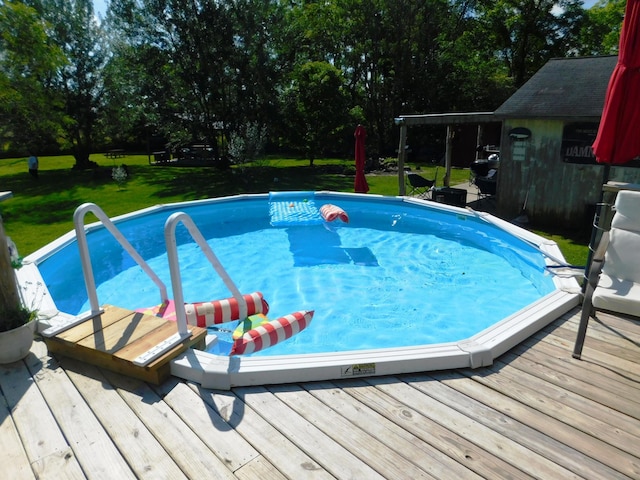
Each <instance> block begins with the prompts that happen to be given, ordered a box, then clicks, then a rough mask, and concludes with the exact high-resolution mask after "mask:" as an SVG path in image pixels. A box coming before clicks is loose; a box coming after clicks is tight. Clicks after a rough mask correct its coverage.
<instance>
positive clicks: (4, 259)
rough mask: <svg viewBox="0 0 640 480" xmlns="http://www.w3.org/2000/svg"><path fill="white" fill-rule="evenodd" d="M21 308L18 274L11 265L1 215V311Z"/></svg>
mask: <svg viewBox="0 0 640 480" xmlns="http://www.w3.org/2000/svg"><path fill="white" fill-rule="evenodd" d="M19 308H20V295H19V292H18V286H17V285H16V276H15V272H14V271H13V267H12V266H11V257H10V256H9V245H8V244H7V237H6V236H5V233H4V227H3V226H2V217H0V313H1V312H12V311H16V310H18V309H19Z"/></svg>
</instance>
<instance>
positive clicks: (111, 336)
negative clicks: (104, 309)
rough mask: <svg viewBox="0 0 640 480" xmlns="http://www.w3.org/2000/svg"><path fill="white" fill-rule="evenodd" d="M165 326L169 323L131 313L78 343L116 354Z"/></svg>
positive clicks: (150, 316) (160, 319) (149, 316)
mask: <svg viewBox="0 0 640 480" xmlns="http://www.w3.org/2000/svg"><path fill="white" fill-rule="evenodd" d="M165 324H167V321H166V320H164V319H162V318H159V317H154V316H153V315H144V314H142V313H139V312H129V314H128V315H126V316H124V317H122V318H120V319H118V320H117V321H115V322H111V323H110V324H109V325H106V326H104V327H103V328H102V330H97V331H95V332H94V333H93V334H92V335H88V336H87V337H85V338H83V339H82V340H80V341H78V342H76V343H77V344H78V345H80V346H83V347H86V348H91V349H94V350H99V351H101V352H105V353H115V352H117V351H119V350H121V349H122V348H124V347H126V346H127V345H129V344H130V343H133V342H134V341H136V340H138V339H139V338H142V337H144V336H145V335H147V334H149V333H151V332H153V331H154V330H156V329H157V328H160V327H162V326H163V325H165Z"/></svg>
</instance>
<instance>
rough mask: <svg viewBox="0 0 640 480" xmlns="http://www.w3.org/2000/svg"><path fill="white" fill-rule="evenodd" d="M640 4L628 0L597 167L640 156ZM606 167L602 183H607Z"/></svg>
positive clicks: (597, 148) (595, 147)
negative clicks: (639, 129)
mask: <svg viewBox="0 0 640 480" xmlns="http://www.w3.org/2000/svg"><path fill="white" fill-rule="evenodd" d="M638 125H640V0H627V6H626V10H625V15H624V21H623V22H622V30H621V32H620V48H619V52H618V63H617V64H616V67H615V69H614V71H613V74H612V75H611V79H610V80H609V86H608V88H607V94H606V97H605V102H604V108H603V110H602V117H601V119H600V127H599V128H598V135H597V136H596V139H595V142H594V143H593V152H594V154H595V156H596V160H597V161H598V163H604V164H607V165H608V166H609V165H621V164H624V163H627V162H629V161H631V160H632V159H633V158H635V157H637V156H640V135H639V134H638ZM608 166H607V167H606V170H607V171H606V177H605V182H606V181H607V180H608V178H607V177H608V169H609V167H608Z"/></svg>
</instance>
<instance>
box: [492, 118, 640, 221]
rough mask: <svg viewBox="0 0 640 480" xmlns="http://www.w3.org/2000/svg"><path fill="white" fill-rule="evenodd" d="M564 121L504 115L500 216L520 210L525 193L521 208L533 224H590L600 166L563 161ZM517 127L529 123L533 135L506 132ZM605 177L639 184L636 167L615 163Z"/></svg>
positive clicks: (499, 201) (597, 196) (601, 168)
mask: <svg viewBox="0 0 640 480" xmlns="http://www.w3.org/2000/svg"><path fill="white" fill-rule="evenodd" d="M564 125H565V122H563V121H560V120H544V119H505V120H504V123H503V128H502V138H501V146H502V147H501V161H500V176H499V186H498V213H499V214H500V216H502V217H503V218H515V217H517V216H518V215H520V214H521V213H522V209H523V206H524V202H525V198H526V208H525V209H524V210H525V213H526V214H527V216H528V217H529V220H530V221H531V222H532V223H534V224H536V225H540V226H562V227H568V228H574V229H576V228H588V227H589V224H590V222H591V219H592V216H593V208H594V207H595V204H596V203H597V202H598V201H599V198H600V191H601V186H602V180H603V173H604V167H603V166H602V165H580V164H572V163H565V162H564V161H563V159H562V151H561V146H562V132H563V128H564ZM516 127H525V128H528V129H529V130H530V131H531V137H529V138H528V139H527V140H514V139H512V138H510V137H509V131H511V130H512V129H513V128H516ZM609 179H610V180H616V181H621V182H630V183H640V169H637V168H623V167H614V168H611V172H610V175H609ZM527 191H528V193H529V194H528V198H527Z"/></svg>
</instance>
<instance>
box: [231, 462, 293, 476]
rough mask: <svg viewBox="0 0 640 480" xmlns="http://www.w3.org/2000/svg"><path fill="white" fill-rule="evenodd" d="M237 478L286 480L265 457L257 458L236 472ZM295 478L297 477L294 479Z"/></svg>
mask: <svg viewBox="0 0 640 480" xmlns="http://www.w3.org/2000/svg"><path fill="white" fill-rule="evenodd" d="M236 477H237V478H238V479H240V480H256V479H257V478H259V479H260V480H286V479H287V477H285V476H284V475H283V474H282V473H280V471H279V470H278V469H277V468H276V467H274V466H273V465H272V464H271V463H269V462H267V461H266V460H265V459H264V457H257V458H254V459H253V460H251V461H250V462H249V463H247V464H246V465H244V466H242V467H241V468H240V469H239V470H237V471H236ZM294 478H295V477H294Z"/></svg>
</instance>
